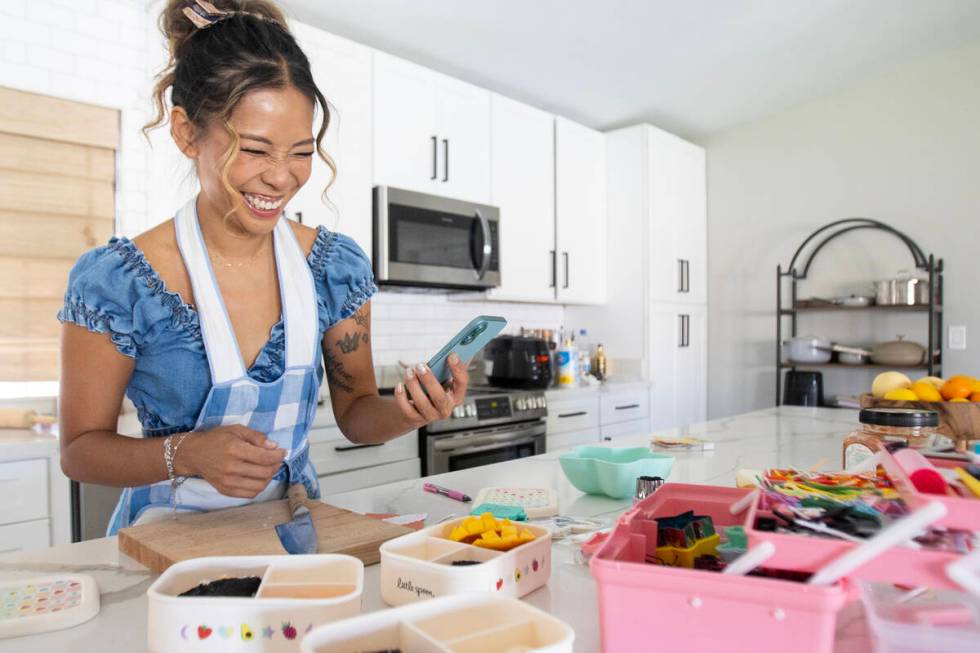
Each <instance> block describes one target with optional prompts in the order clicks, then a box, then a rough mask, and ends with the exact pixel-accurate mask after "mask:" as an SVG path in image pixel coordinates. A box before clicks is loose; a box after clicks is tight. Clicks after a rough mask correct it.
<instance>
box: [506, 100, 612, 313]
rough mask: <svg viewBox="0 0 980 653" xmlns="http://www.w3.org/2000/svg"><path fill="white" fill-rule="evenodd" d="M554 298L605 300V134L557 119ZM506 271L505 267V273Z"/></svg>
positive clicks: (574, 301)
mask: <svg viewBox="0 0 980 653" xmlns="http://www.w3.org/2000/svg"><path fill="white" fill-rule="evenodd" d="M555 247H556V256H555V258H556V276H557V282H558V283H557V285H558V290H557V294H556V297H557V299H558V301H559V302H561V303H565V304H602V303H603V302H605V300H606V137H605V135H604V134H603V133H602V132H598V131H595V130H593V129H589V128H588V127H584V126H582V125H579V124H577V123H574V122H572V121H570V120H566V119H565V118H561V117H558V118H555ZM504 274H506V271H504Z"/></svg>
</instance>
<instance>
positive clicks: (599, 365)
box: [592, 343, 609, 381]
mask: <svg viewBox="0 0 980 653" xmlns="http://www.w3.org/2000/svg"><path fill="white" fill-rule="evenodd" d="M607 365H608V363H607V362H606V352H604V351H603V350H602V343H599V344H598V345H596V347H595V360H594V361H593V362H592V373H593V374H594V375H595V378H597V379H599V380H600V381H605V380H606V377H607V376H608V375H609V370H608V368H607Z"/></svg>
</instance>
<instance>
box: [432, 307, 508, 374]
mask: <svg viewBox="0 0 980 653" xmlns="http://www.w3.org/2000/svg"><path fill="white" fill-rule="evenodd" d="M505 326H507V320H505V319H504V318H502V317H497V316H494V315H481V316H479V317H475V318H473V319H472V320H471V321H470V323H469V324H467V325H466V326H465V327H463V328H462V329H461V330H460V332H459V333H457V334H456V335H455V336H453V337H452V340H450V341H449V342H447V343H446V346H445V347H443V348H442V349H440V350H439V353H438V354H436V355H435V356H433V357H432V358H431V359H430V360H429V369H430V370H432V373H433V374H435V375H436V378H437V379H439V382H440V383H445V382H446V381H448V380H449V379H450V377H452V370H450V368H449V365H448V363H447V362H446V359H447V358H449V354H451V353H453V352H456V355H457V356H459V358H460V360H462V361H463V362H464V363H469V362H470V360H472V358H473V357H474V356H475V355H476V354H477V352H479V351H480V350H481V349H483V348H484V347H486V346H487V343H488V342H490V341H491V340H492V339H493V338H494V336H496V335H497V334H498V333H500V331H501V330H502V329H503V328H504V327H505Z"/></svg>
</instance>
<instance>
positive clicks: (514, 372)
mask: <svg viewBox="0 0 980 653" xmlns="http://www.w3.org/2000/svg"><path fill="white" fill-rule="evenodd" d="M483 358H484V360H485V361H486V362H487V364H486V373H487V379H488V380H489V381H490V383H491V384H492V385H495V386H498V387H501V388H522V389H531V388H542V389H543V388H547V387H548V386H550V385H551V354H550V353H549V351H548V343H547V342H545V341H544V340H543V339H542V338H535V337H532V336H498V337H496V338H494V339H493V340H491V341H490V342H489V344H487V346H486V348H485V349H484V350H483Z"/></svg>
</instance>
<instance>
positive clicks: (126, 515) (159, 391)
mask: <svg viewBox="0 0 980 653" xmlns="http://www.w3.org/2000/svg"><path fill="white" fill-rule="evenodd" d="M306 263H307V265H308V267H309V271H310V274H311V277H312V282H313V288H314V289H315V294H316V304H317V305H316V311H315V316H316V317H315V322H316V329H317V333H316V342H320V341H321V340H322V338H323V333H324V331H325V330H326V329H328V328H329V327H330V326H332V325H333V324H335V323H337V322H339V321H340V320H343V319H346V318H348V317H350V315H352V314H353V313H354V312H355V311H357V310H358V308H360V307H361V306H362V305H363V304H364V303H365V302H366V301H367V300H368V299H369V298H370V297H371V295H372V294H373V293H374V292H375V291H376V290H377V288H376V286H375V285H374V281H373V278H372V276H371V269H370V263H369V262H368V261H367V258H366V257H365V256H364V254H363V252H362V251H361V250H360V249H359V248H358V246H357V245H356V244H355V243H354V242H353V241H352V240H351V239H349V238H347V237H345V236H341V235H339V234H336V233H332V232H330V231H328V230H326V229H324V228H322V227H321V228H320V229H319V231H318V233H317V237H316V241H315V243H314V245H313V249H312V251H311V252H310V254H309V256H308V257H307V260H306ZM58 317H59V319H60V320H61V321H63V322H65V321H67V322H72V323H75V324H78V325H80V326H83V327H85V328H87V329H89V330H90V331H93V332H96V333H107V334H109V336H110V338H111V340H112V342H113V343H114V344H115V345H116V348H117V349H118V350H119V351H120V352H121V353H122V354H124V355H126V356H130V357H132V358H134V359H135V368H134V372H133V376H132V378H131V379H130V383H129V385H128V386H127V389H126V394H127V396H128V397H129V398H130V399H131V400H132V401H133V403H134V404H135V405H136V408H137V411H138V415H139V419H140V423H141V424H142V426H143V434H144V436H146V437H161V436H166V435H170V434H173V433H177V432H182V431H190V430H194V428H195V427H196V426H199V419H198V418H199V416H200V415H201V414H202V409H206V408H207V406H206V404H205V401H206V399H207V398H208V397H209V395H211V394H212V391H213V389H214V386H213V384H212V374H211V368H210V366H209V362H208V357H207V352H206V349H205V345H204V339H203V336H202V329H201V321H200V315H199V313H198V312H197V311H195V309H193V308H192V307H190V306H189V305H188V304H187V303H186V302H184V301H183V300H182V299H181V298H180V297H179V295H177V294H176V293H172V292H169V291H167V290H166V288H165V287H164V284H163V282H162V280H161V279H160V277H159V276H158V275H157V274H156V272H155V271H153V269H152V268H151V267H150V265H149V263H148V262H147V261H146V259H145V258H144V256H143V254H142V252H140V251H139V250H138V249H137V248H136V247H135V245H133V243H132V242H131V241H129V240H127V239H125V238H121V239H116V238H114V239H112V240H110V241H109V244H108V245H106V246H105V247H101V248H98V249H95V250H92V251H90V252H88V253H86V254H85V255H83V256H82V257H81V258H80V259H79V261H78V262H77V263H76V265H75V267H74V268H73V270H72V272H71V275H70V277H69V284H68V290H67V292H66V295H65V306H64V307H63V308H62V310H61V311H60V312H59V314H58ZM286 331H287V328H286V324H285V323H284V322H283V321H282V320H280V321H279V322H278V323H277V324H276V325H275V326H274V327H273V328H272V331H271V334H270V339H269V342H268V343H267V344H266V345H265V346H264V347H263V349H262V351H261V352H260V353H259V356H258V358H257V359H256V361H255V363H254V364H253V365H252V367H251V368H249V370H248V374H247V379H246V380H248V381H255V382H256V384H255V385H256V387H272V386H273V385H274V384H275V383H276V382H277V381H280V380H281V379H282V378H283V377H284V375H285V372H286V370H287V365H286V340H287V338H286ZM315 351H316V353H315V359H314V361H313V364H312V365H311V367H312V368H313V369H315V379H316V380H318V379H319V378H321V377H322V373H323V369H322V360H321V352H320V348H319V347H315ZM314 405H315V403H314ZM311 414H312V412H311ZM299 453H302V452H299ZM300 463H302V465H301V466H302V467H303V469H302V470H300V469H299V468H298V467H297V468H296V470H292V471H295V472H297V474H294V475H301V476H302V477H303V480H304V481H308V479H307V478H306V477H309V476H311V475H312V479H313V483H314V484H315V470H313V469H312V464H310V463H309V461H308V458H305V459H303V460H300V456H293V459H292V461H291V466H293V467H295V466H297V465H300ZM290 471H291V467H290V466H286V467H284V470H283V473H282V474H280V476H283V478H287V477H288V476H289V475H290ZM280 480H282V479H280ZM308 485H312V484H310V483H308ZM314 490H315V488H314ZM314 493H315V492H314ZM137 498H138V497H137ZM144 498H146V497H144ZM126 502H133V492H132V491H128V492H126V493H124V495H123V498H122V500H121V503H120V506H119V509H118V510H117V516H116V517H117V518H116V519H114V520H113V523H111V524H110V527H109V534H110V535H111V534H114V533H115V532H116V531H117V530H118V528H120V527H123V526H126V525H128V524H129V523H131V521H132V520H133V519H135V518H136V516H138V514H139V511H140V510H141V509H142V508H143V507H145V506H143V505H142V503H145V502H142V503H141V502H135V503H141V505H139V506H137V505H135V503H133V505H123V503H126Z"/></svg>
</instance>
